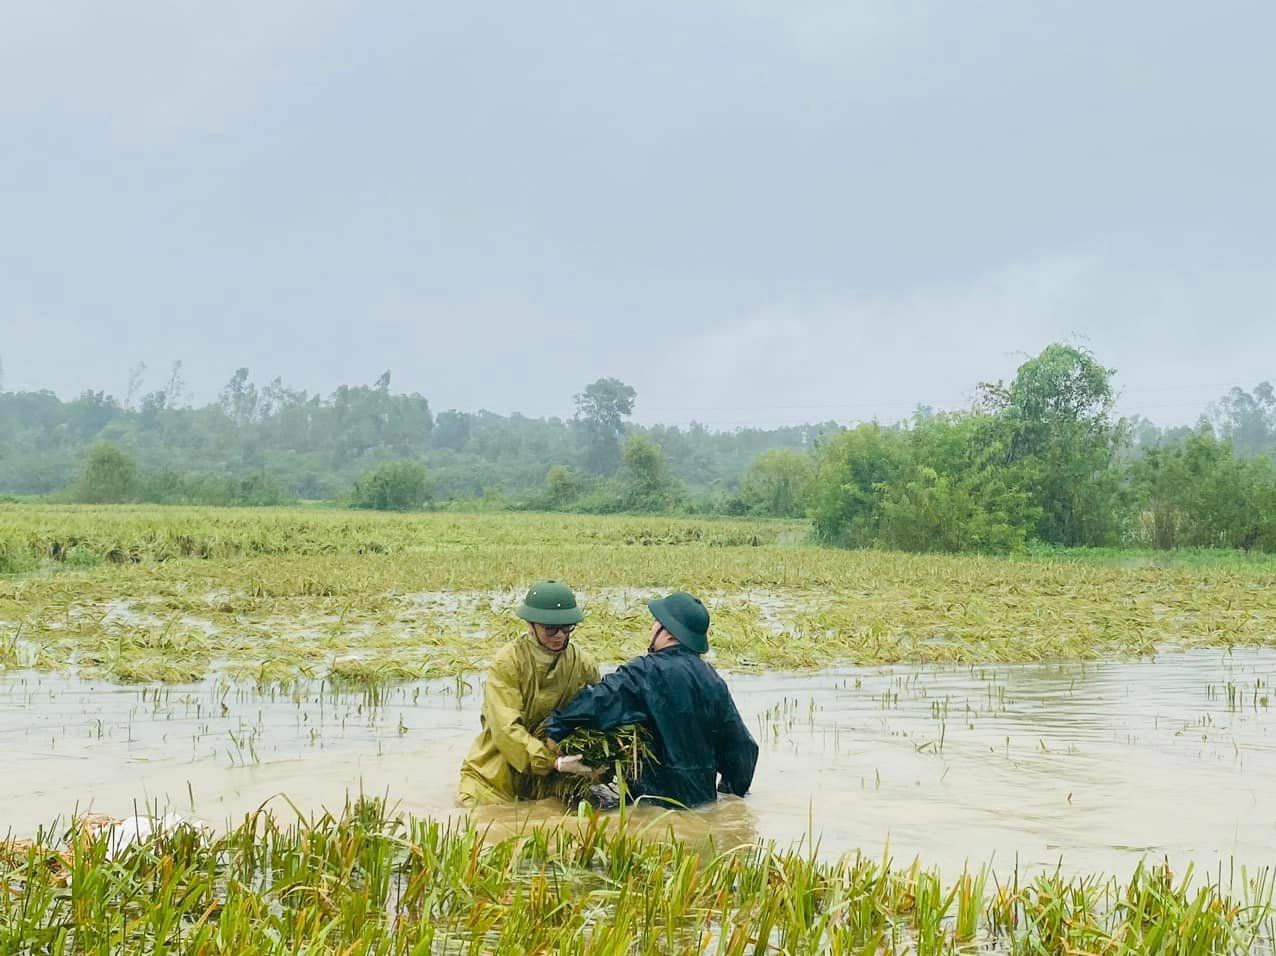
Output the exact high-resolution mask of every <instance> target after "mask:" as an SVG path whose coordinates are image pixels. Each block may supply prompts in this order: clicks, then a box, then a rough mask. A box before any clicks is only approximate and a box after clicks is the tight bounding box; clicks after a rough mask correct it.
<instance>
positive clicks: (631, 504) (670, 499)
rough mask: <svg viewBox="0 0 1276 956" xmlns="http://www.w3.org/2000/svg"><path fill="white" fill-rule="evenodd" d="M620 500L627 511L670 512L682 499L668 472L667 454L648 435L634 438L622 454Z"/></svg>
mask: <svg viewBox="0 0 1276 956" xmlns="http://www.w3.org/2000/svg"><path fill="white" fill-rule="evenodd" d="M620 496H621V502H622V506H623V508H624V510H626V511H650V512H657V511H668V510H670V509H671V508H673V507H675V506H676V505H677V504H678V503H679V502H680V501H681V500H682V498H683V491H682V487H681V486H680V484H679V483H678V481H677V480H676V479H675V478H674V477H673V476H671V475H670V474H669V472H668V470H667V469H666V468H665V453H664V451H663V450H661V448H660V446H659V445H657V444H656V443H655V442H654V441H652V440H651V439H650V438H648V437H647V436H646V435H631V436H630V437H629V439H628V440H627V441H626V442H625V448H624V451H623V453H622V454H621V481H620Z"/></svg>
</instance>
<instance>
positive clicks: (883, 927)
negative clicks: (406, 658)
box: [0, 800, 1274, 956]
mask: <svg viewBox="0 0 1276 956" xmlns="http://www.w3.org/2000/svg"><path fill="white" fill-rule="evenodd" d="M107 847H108V842H107V839H106V838H105V836H103V835H101V834H99V835H97V836H93V835H91V834H90V833H89V832H88V831H87V830H86V829H85V828H73V829H72V832H71V833H70V836H69V840H68V842H67V844H66V845H65V847H62V846H57V845H55V844H54V842H53V841H52V840H51V839H50V838H49V837H48V835H47V834H46V835H43V836H41V837H40V839H39V840H37V841H35V842H32V843H29V844H23V845H17V844H12V843H11V844H7V845H0V951H3V952H6V953H9V952H14V953H17V952H30V953H34V952H42V953H43V952H50V953H72V952H75V953H120V952H128V953H176V952H181V953H210V954H211V953H225V954H231V953H235V954H239V953H280V954H282V953H360V954H363V953H374V954H416V953H435V952H461V953H511V954H513V953H520V954H522V953H564V954H622V953H624V954H630V953H632V954H655V953H687V952H712V953H721V954H756V953H890V954H896V953H899V954H902V953H917V954H932V953H953V952H958V951H962V950H964V949H968V948H970V947H972V946H977V947H979V948H982V949H995V950H997V951H1001V952H1009V953H1024V954H1027V953H1051V954H1054V953H1057V954H1070V956H1071V954H1081V953H1102V954H1113V956H1115V954H1125V953H1130V954H1135V953H1159V954H1184V956H1186V954H1195V953H1245V952H1251V951H1261V950H1263V949H1264V948H1265V947H1270V946H1271V943H1272V933H1273V914H1274V911H1273V906H1272V882H1271V877H1270V874H1269V873H1267V872H1266V871H1264V872H1263V873H1261V874H1257V875H1253V876H1250V875H1246V874H1242V875H1241V876H1240V877H1238V878H1236V879H1235V880H1233V881H1232V883H1231V884H1230V885H1228V886H1226V887H1224V886H1222V885H1220V884H1219V883H1217V882H1210V881H1198V880H1196V879H1195V878H1194V876H1193V874H1192V873H1191V872H1190V871H1189V872H1187V873H1184V874H1182V875H1181V876H1179V877H1177V878H1176V877H1175V876H1174V875H1173V874H1171V873H1170V872H1169V871H1168V870H1167V869H1166V868H1164V867H1159V866H1158V867H1143V866H1140V867H1139V868H1138V869H1136V870H1135V872H1134V874H1133V875H1132V877H1131V878H1130V879H1129V880H1128V881H1126V882H1124V883H1122V882H1119V881H1117V880H1102V879H1097V878H1085V879H1065V878H1064V877H1062V876H1059V875H1057V874H1054V875H1045V876H1041V877H1038V878H1037V879H1035V880H1033V881H1032V882H1029V883H1028V884H1027V885H1026V886H1024V887H1023V888H1022V889H1020V888H1018V886H1017V880H1016V881H1015V883H1014V884H1012V885H1011V886H1007V887H1003V888H1000V889H999V890H998V891H997V892H996V893H994V894H991V895H989V894H986V888H987V883H988V879H989V875H988V873H987V872H986V871H983V870H981V871H979V872H978V873H975V874H971V873H969V872H967V873H963V874H962V876H961V877H960V878H959V879H958V880H957V881H956V882H955V883H951V884H950V883H946V882H944V881H943V880H942V878H941V877H940V875H939V874H938V873H937V872H934V871H930V870H926V869H923V868H922V867H921V866H920V865H918V864H914V865H913V866H912V867H910V868H908V869H905V870H896V869H893V868H892V867H891V865H890V862H889V860H888V859H881V860H875V859H868V858H866V857H863V856H850V857H847V858H844V859H841V860H837V861H822V860H820V859H819V858H818V857H816V856H815V855H814V854H813V853H811V852H809V851H808V852H802V851H800V850H797V849H793V850H780V849H777V848H776V847H774V846H772V845H745V846H737V847H725V846H712V845H706V846H691V845H688V844H686V843H682V842H677V841H665V840H660V839H655V838H653V835H652V834H649V833H648V834H638V833H635V832H634V831H632V830H631V829H630V828H629V827H628V825H627V821H626V820H625V819H624V818H623V817H622V818H616V817H603V816H595V815H589V814H586V815H584V816H583V817H582V822H581V826H580V827H579V829H577V830H574V831H569V830H566V829H553V830H548V829H535V830H530V831H528V832H526V833H524V834H522V835H519V836H516V837H511V838H507V839H503V840H500V841H496V842H488V841H487V840H485V835H484V832H483V830H481V829H480V828H478V827H475V826H473V825H471V824H469V823H464V822H461V823H458V822H455V821H452V822H444V821H436V820H419V819H401V818H398V817H395V816H392V815H390V814H388V813H387V812H386V810H385V807H384V805H383V804H382V803H381V802H380V801H378V800H371V801H360V802H358V803H356V804H354V805H350V806H347V807H346V808H345V810H344V811H343V812H342V813H341V814H340V815H338V816H336V817H333V816H327V815H325V816H322V817H319V818H312V819H309V820H299V821H294V822H291V823H282V822H280V821H279V820H277V819H276V818H274V817H273V816H270V815H268V814H265V813H257V814H253V815H250V816H249V817H247V818H246V819H245V820H244V821H243V822H242V823H241V824H240V825H239V826H238V827H237V828H235V829H233V830H232V831H230V832H229V833H227V834H226V835H224V836H221V837H218V838H216V839H213V840H212V841H211V842H205V841H204V840H202V839H201V838H200V837H199V835H198V834H197V833H196V832H195V831H193V830H186V829H179V830H177V831H175V832H172V833H170V834H167V835H164V836H161V837H160V838H158V839H156V840H155V841H153V842H152V843H149V844H144V845H142V846H137V847H133V848H131V849H130V850H129V851H127V852H126V853H125V854H124V855H123V856H122V857H120V858H118V859H115V860H112V859H109V858H108V852H107Z"/></svg>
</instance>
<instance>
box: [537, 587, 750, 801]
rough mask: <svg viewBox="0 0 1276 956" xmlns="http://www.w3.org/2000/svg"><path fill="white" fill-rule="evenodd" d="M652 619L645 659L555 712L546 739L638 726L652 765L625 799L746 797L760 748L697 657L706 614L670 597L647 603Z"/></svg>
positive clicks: (705, 637) (705, 646) (695, 603)
mask: <svg viewBox="0 0 1276 956" xmlns="http://www.w3.org/2000/svg"><path fill="white" fill-rule="evenodd" d="M647 607H648V608H649V609H650V611H651V615H652V617H653V618H655V620H654V622H653V623H652V626H651V644H650V645H649V646H648V648H647V653H646V654H645V655H643V656H642V657H636V658H634V659H633V660H632V661H630V662H629V663H627V664H623V665H621V666H620V667H619V668H618V669H617V670H616V671H615V672H614V673H611V674H608V675H607V676H606V677H604V678H603V679H602V680H601V681H600V682H599V683H597V684H594V685H593V686H591V687H586V688H585V689H584V690H582V691H581V692H580V693H578V694H577V695H576V696H575V697H574V698H572V700H571V702H570V703H568V704H567V706H565V707H563V708H561V709H560V710H557V711H555V712H554V714H553V715H552V716H551V717H550V719H549V723H548V725H547V728H546V729H547V733H548V735H549V737H550V738H551V739H552V740H554V741H555V742H557V741H561V740H563V739H564V738H566V737H568V736H570V735H571V733H572V732H573V731H575V730H578V729H580V728H582V727H583V728H590V729H593V730H601V731H604V732H605V731H609V730H614V729H616V728H617V727H622V726H624V725H625V724H642V725H644V726H645V727H646V728H647V729H648V730H649V731H650V732H651V737H652V752H653V756H654V758H655V759H654V760H650V761H648V762H647V763H646V765H645V766H644V768H643V771H642V774H641V776H640V777H639V779H638V780H635V781H629V788H630V791H631V794H632V795H633V796H637V797H644V798H647V799H650V800H659V801H661V802H664V803H667V804H674V805H681V806H684V807H694V806H696V805H698V804H702V803H709V802H711V801H713V800H716V799H717V795H718V793H733V794H736V795H738V796H744V795H745V794H746V793H748V791H749V785H750V784H751V783H752V782H753V770H754V767H755V766H756V765H757V761H758V745H757V744H756V743H755V742H754V740H753V737H752V735H751V734H750V733H749V730H748V728H747V727H745V726H744V721H743V720H741V719H740V713H739V711H738V710H736V706H735V701H733V700H732V699H731V692H730V691H729V690H728V689H727V685H726V683H725V682H724V681H723V680H722V678H721V677H719V676H718V672H717V671H715V670H714V669H713V668H712V667H710V666H709V665H708V664H706V663H705V662H704V660H703V659H702V658H701V656H700V655H702V654H704V653H705V652H706V651H708V650H709V611H708V609H706V608H705V606H704V604H703V603H701V602H700V600H699V599H698V598H694V597H692V596H691V595H690V594H685V593H681V592H679V593H676V594H671V595H669V596H668V597H667V598H662V599H660V600H656V601H651V602H650V603H649V604H648V605H647Z"/></svg>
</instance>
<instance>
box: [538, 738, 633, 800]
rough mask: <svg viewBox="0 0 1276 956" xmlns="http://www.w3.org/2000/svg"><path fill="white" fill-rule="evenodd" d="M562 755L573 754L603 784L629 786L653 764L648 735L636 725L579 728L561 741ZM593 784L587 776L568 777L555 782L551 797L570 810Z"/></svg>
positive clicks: (582, 798)
mask: <svg viewBox="0 0 1276 956" xmlns="http://www.w3.org/2000/svg"><path fill="white" fill-rule="evenodd" d="M558 749H559V752H560V753H562V754H576V755H579V756H580V757H581V759H582V760H583V761H584V762H585V764H586V765H587V766H590V767H594V768H596V769H597V770H599V771H601V774H602V775H601V777H600V779H601V780H603V781H610V780H613V779H615V780H617V781H623V782H624V783H625V784H627V785H628V784H632V783H633V782H634V781H636V780H637V779H638V778H639V776H640V775H641V774H642V770H643V767H644V766H646V765H647V764H648V763H650V762H652V761H654V760H655V759H656V758H655V755H654V754H653V753H652V750H651V733H650V732H649V731H648V730H647V728H646V727H643V726H642V725H640V724H627V725H625V726H624V727H617V728H616V729H615V730H611V731H606V732H603V731H598V730H589V729H580V730H577V731H575V732H573V733H572V734H571V736H569V737H566V738H564V739H563V740H562V741H561V742H560V743H559V745H558ZM596 782H597V781H596V780H594V779H592V778H590V777H568V778H566V779H559V780H556V781H555V783H554V787H555V789H554V791H553V793H554V795H555V796H557V797H558V798H559V799H561V800H562V801H563V803H565V804H567V805H568V806H569V807H574V806H576V805H577V804H579V803H580V801H581V800H584V799H585V797H586V796H587V794H588V792H589V788H590V786H591V785H593V784H594V783H596Z"/></svg>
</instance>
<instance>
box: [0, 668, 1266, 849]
mask: <svg viewBox="0 0 1276 956" xmlns="http://www.w3.org/2000/svg"><path fill="white" fill-rule="evenodd" d="M728 677H729V680H730V683H731V686H732V688H733V691H734V693H735V695H736V699H737V702H738V703H739V705H740V709H741V711H742V712H743V713H744V714H745V717H746V720H747V721H748V723H749V724H750V726H751V728H752V729H753V731H754V734H755V736H756V737H757V738H758V742H759V745H760V746H761V748H762V754H761V757H760V759H759V765H758V772H757V776H756V779H755V782H754V787H753V791H752V793H751V795H750V796H749V797H748V798H747V799H746V800H744V801H738V800H730V801H724V802H722V803H721V804H720V805H718V806H717V807H714V808H712V809H710V810H705V811H697V812H695V813H692V814H675V815H672V816H671V815H666V814H656V813H654V812H650V813H649V814H648V817H649V818H650V825H651V826H652V827H664V826H666V825H668V824H669V823H670V821H671V820H672V821H673V822H674V825H675V828H676V830H677V831H678V832H679V834H680V835H682V836H685V837H688V838H691V839H697V838H701V837H706V836H712V837H713V838H714V839H715V841H716V842H718V843H719V844H722V843H737V842H750V841H755V840H758V839H774V840H776V841H778V842H779V843H781V844H790V843H795V842H797V841H799V840H803V839H806V838H807V837H808V836H809V835H813V836H814V837H815V838H816V839H817V840H818V841H819V848H820V851H821V853H822V854H824V855H826V856H828V857H832V856H836V855H839V854H841V853H843V852H844V851H847V850H854V849H864V850H865V851H866V852H869V853H880V852H881V851H882V849H883V846H884V845H885V844H889V847H890V852H891V854H892V855H893V856H894V858H895V859H896V861H897V862H902V861H907V860H910V859H912V858H913V857H914V856H916V855H921V856H922V857H923V859H924V860H925V861H926V863H927V864H938V865H940V866H941V867H943V868H945V869H949V870H952V869H960V868H961V867H962V865H963V863H964V862H966V861H970V862H971V863H973V864H979V863H983V862H988V861H992V862H993V864H994V866H995V867H996V868H997V869H999V870H1007V869H1009V868H1011V867H1016V866H1017V867H1018V868H1020V869H1024V870H1026V869H1053V868H1054V867H1056V866H1060V865H1061V866H1062V868H1063V870H1064V871H1065V872H1068V873H1092V872H1096V871H1103V872H1128V871H1129V869H1130V868H1131V867H1132V866H1133V865H1134V863H1135V862H1136V861H1137V860H1138V859H1140V858H1149V859H1155V860H1160V859H1162V858H1168V859H1169V861H1170V862H1171V863H1172V864H1173V865H1174V866H1175V867H1176V868H1177V867H1181V866H1184V865H1186V864H1187V863H1189V862H1192V863H1195V864H1196V866H1197V867H1198V869H1199V868H1204V869H1206V870H1207V871H1210V872H1217V871H1218V870H1219V868H1220V867H1221V868H1222V869H1224V870H1225V871H1226V870H1227V869H1228V868H1230V867H1232V866H1234V865H1236V866H1239V865H1241V864H1246V865H1250V866H1259V865H1267V864H1270V863H1271V861H1272V860H1273V859H1274V858H1276V803H1274V802H1273V801H1272V799H1271V798H1272V795H1273V794H1276V736H1274V735H1273V727H1274V726H1276V716H1274V715H1273V710H1272V707H1271V701H1270V699H1269V687H1270V682H1271V680H1272V679H1273V678H1274V677H1276V651H1269V650H1262V649H1247V650H1237V651H1234V652H1227V651H1220V650H1202V651H1190V652H1183V653H1169V654H1163V655H1160V656H1158V657H1156V658H1155V659H1139V660H1129V661H1112V662H1087V663H1080V662H1075V663H1060V664H1012V665H1004V664H1002V665H995V666H993V665H989V666H975V667H953V666H938V665H936V666H925V667H918V666H916V665H910V666H895V667H872V668H853V669H852V668H848V669H839V670H830V671H824V672H819V673H808V674H800V675H767V676H756V675H743V674H740V675H728ZM480 693H481V679H480V678H478V677H471V678H469V679H448V680H439V681H420V682H409V683H405V684H398V685H392V686H389V687H385V688H378V689H372V690H368V689H362V690H359V689H356V690H349V689H346V690H343V689H340V687H338V686H334V685H333V684H331V683H329V682H324V681H313V680H312V681H297V682H295V683H293V684H290V685H278V686H275V687H273V688H271V689H259V688H258V687H256V686H255V685H253V684H251V683H240V682H235V681H230V680H225V679H218V678H215V677H214V678H209V679H207V680H205V681H203V682H200V683H195V684H187V685H171V684H157V685H120V684H114V683H109V682H102V681H92V680H84V679H79V678H75V677H67V676H63V675H58V674H52V673H48V672H37V671H30V670H11V671H7V672H3V673H0V765H2V766H3V767H4V768H5V770H6V774H7V779H8V782H9V785H8V786H5V787H0V825H3V826H4V827H7V828H8V829H10V830H11V832H12V833H13V834H15V835H26V834H30V833H33V832H34V831H35V830H36V829H37V828H38V827H40V826H41V825H45V824H50V823H52V822H53V821H54V819H55V818H56V817H58V816H62V817H65V816H66V815H68V814H69V813H70V812H71V811H73V810H76V809H78V810H80V811H82V812H83V811H90V810H91V811H96V812H102V813H107V814H112V815H115V816H123V815H125V814H128V813H130V812H131V811H132V809H133V808H134V807H141V806H142V805H143V804H145V805H146V806H148V807H152V808H155V807H158V808H159V809H161V810H172V811H175V812H178V813H181V814H185V815H194V816H197V817H200V818H202V819H204V820H206V821H208V822H209V823H211V824H213V825H214V826H218V827H222V826H226V825H227V824H233V823H237V822H239V821H240V820H241V819H242V816H243V814H245V813H247V812H250V811H252V810H254V809H256V808H257V807H258V806H261V805H262V804H268V805H270V806H272V807H273V808H274V809H275V810H276V811H277V812H281V813H289V812H291V808H292V807H295V808H297V809H299V810H301V811H303V812H311V811H316V810H318V809H320V808H321V807H329V808H334V809H335V808H338V807H340V805H341V804H342V803H343V801H344V799H345V797H346V795H347V794H348V793H357V792H359V791H360V790H362V791H363V792H365V793H368V794H378V795H386V796H388V798H389V800H390V802H391V803H394V804H397V806H398V807H399V808H400V809H402V810H404V811H410V812H413V813H415V814H418V815H431V816H440V815H444V814H453V813H457V812H458V811H456V810H455V807H454V795H455V786H456V779H457V771H458V769H459V765H460V762H461V759H462V757H463V755H464V753H465V750H466V748H467V747H468V745H469V743H470V740H471V739H472V737H473V735H474V733H475V732H476V729H477V726H478V701H479V694H480ZM485 814H486V815H485V820H486V821H487V822H489V823H492V824H493V825H494V826H495V828H496V829H497V830H498V831H508V830H510V829H514V828H517V827H518V826H520V825H521V824H523V823H525V822H527V821H528V820H534V821H539V820H550V819H557V818H561V817H562V816H563V810H562V808H561V807H559V806H556V805H554V804H552V803H548V802H547V803H544V804H535V805H527V804H524V805H521V806H520V807H518V808H517V809H515V810H509V809H504V808H502V809H500V810H496V811H490V810H489V811H485ZM641 816H642V814H641V813H640V817H641Z"/></svg>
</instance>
